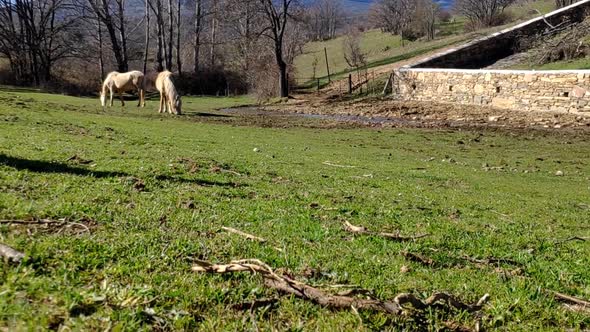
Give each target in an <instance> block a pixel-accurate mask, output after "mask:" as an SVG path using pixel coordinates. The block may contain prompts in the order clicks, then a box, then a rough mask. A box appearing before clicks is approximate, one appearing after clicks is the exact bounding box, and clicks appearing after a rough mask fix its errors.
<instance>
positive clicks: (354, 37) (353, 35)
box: [342, 29, 367, 71]
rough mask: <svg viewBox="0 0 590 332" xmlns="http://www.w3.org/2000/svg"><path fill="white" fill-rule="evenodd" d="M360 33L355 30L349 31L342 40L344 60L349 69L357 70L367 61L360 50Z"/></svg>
mask: <svg viewBox="0 0 590 332" xmlns="http://www.w3.org/2000/svg"><path fill="white" fill-rule="evenodd" d="M361 36H362V35H361V33H360V31H358V30H357V29H352V30H349V31H348V32H347V33H346V36H345V37H344V40H343V45H342V46H343V51H344V60H345V61H346V63H347V64H348V66H350V67H351V68H354V69H356V70H357V71H359V69H360V68H361V67H363V66H365V65H366V64H367V59H366V56H365V54H364V53H363V51H362V50H361V46H360V41H361Z"/></svg>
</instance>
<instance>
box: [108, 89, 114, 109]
mask: <svg viewBox="0 0 590 332" xmlns="http://www.w3.org/2000/svg"><path fill="white" fill-rule="evenodd" d="M109 93H110V99H111V101H110V105H111V107H113V88H109Z"/></svg>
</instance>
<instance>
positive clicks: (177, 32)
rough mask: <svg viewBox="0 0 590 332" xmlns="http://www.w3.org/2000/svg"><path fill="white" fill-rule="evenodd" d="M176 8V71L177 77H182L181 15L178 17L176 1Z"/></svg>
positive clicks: (178, 9)
mask: <svg viewBox="0 0 590 332" xmlns="http://www.w3.org/2000/svg"><path fill="white" fill-rule="evenodd" d="M177 4H178V7H177V8H176V10H177V12H176V13H177V16H176V69H178V75H180V76H182V60H181V59H180V55H181V54H180V23H181V15H180V6H181V4H180V0H178V3H177Z"/></svg>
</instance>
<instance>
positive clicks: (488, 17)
mask: <svg viewBox="0 0 590 332" xmlns="http://www.w3.org/2000/svg"><path fill="white" fill-rule="evenodd" d="M515 1H516V0H457V1H456V2H455V10H456V11H457V13H459V14H460V15H464V16H465V17H467V19H469V21H470V22H471V23H472V25H473V26H474V27H489V26H493V25H496V24H498V23H500V22H499V21H498V19H499V17H500V15H501V14H502V13H503V12H504V10H505V9H506V7H508V6H510V5H511V4H513V3H514V2H515Z"/></svg>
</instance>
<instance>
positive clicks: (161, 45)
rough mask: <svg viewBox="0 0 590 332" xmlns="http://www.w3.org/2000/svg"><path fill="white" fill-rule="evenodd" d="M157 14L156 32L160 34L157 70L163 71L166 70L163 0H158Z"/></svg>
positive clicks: (155, 11)
mask: <svg viewBox="0 0 590 332" xmlns="http://www.w3.org/2000/svg"><path fill="white" fill-rule="evenodd" d="M154 13H155V15H156V28H157V29H156V30H157V31H156V33H157V35H158V50H157V52H156V70H157V71H158V72H161V71H163V70H164V57H163V56H164V54H163V50H164V20H163V18H162V2H161V0H156V8H155V10H154Z"/></svg>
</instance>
